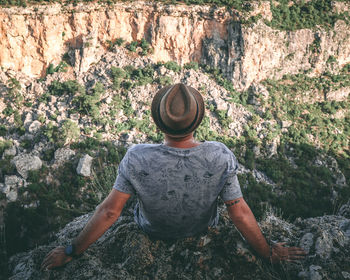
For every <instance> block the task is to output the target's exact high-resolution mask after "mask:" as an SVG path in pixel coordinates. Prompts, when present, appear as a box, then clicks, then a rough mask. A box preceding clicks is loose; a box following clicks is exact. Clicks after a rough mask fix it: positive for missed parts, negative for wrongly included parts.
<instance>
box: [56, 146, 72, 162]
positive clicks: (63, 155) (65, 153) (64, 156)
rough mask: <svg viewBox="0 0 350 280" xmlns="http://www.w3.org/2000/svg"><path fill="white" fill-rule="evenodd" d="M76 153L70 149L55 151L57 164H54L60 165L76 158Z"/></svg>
mask: <svg viewBox="0 0 350 280" xmlns="http://www.w3.org/2000/svg"><path fill="white" fill-rule="evenodd" d="M74 155H75V152H74V151H73V150H71V149H69V148H60V149H57V150H56V151H55V155H54V158H55V162H54V164H56V165H60V164H62V163H64V162H66V161H68V160H70V159H71V158H72V157H74Z"/></svg>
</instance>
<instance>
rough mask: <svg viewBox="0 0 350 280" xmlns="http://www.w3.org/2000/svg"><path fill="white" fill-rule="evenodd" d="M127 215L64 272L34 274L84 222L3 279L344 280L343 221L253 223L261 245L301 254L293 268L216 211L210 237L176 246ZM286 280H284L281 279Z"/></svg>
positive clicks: (347, 231) (19, 261)
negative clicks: (261, 252)
mask: <svg viewBox="0 0 350 280" xmlns="http://www.w3.org/2000/svg"><path fill="white" fill-rule="evenodd" d="M131 210H132V208H129V209H126V210H124V213H123V214H122V216H121V217H120V218H119V220H118V221H117V222H116V223H115V224H114V225H113V226H112V227H111V228H110V229H109V230H108V231H107V232H106V233H105V234H104V235H103V236H102V237H101V238H100V239H99V240H98V241H97V242H96V243H95V244H93V245H92V246H91V247H90V248H89V249H88V250H87V251H86V252H85V253H84V254H83V256H82V257H81V258H79V259H76V260H73V261H72V262H70V263H69V264H67V265H66V266H65V267H64V268H60V269H57V270H53V271H46V272H45V271H44V272H42V271H40V270H39V267H40V263H41V261H42V259H43V258H44V256H45V254H46V253H48V252H49V251H50V249H52V248H53V247H54V246H57V245H67V244H69V242H70V240H71V239H72V238H74V237H75V236H76V235H77V234H78V233H79V232H80V230H81V229H82V228H83V226H84V224H85V223H86V222H87V221H88V219H89V218H90V217H91V213H90V214H86V215H84V216H81V217H78V218H76V219H75V220H74V221H73V222H71V223H69V224H68V225H66V227H65V228H64V229H62V230H61V231H60V232H59V233H58V234H57V235H56V241H54V242H53V243H51V244H49V245H45V246H40V247H38V248H36V249H34V250H32V251H30V252H27V253H20V254H17V255H15V256H13V257H12V258H11V260H10V271H11V273H12V274H11V275H12V276H11V277H10V279H12V280H15V279H73V278H74V279H310V280H311V279H312V280H315V279H346V275H348V274H349V272H350V270H349V266H348V264H349V261H350V259H349V250H350V246H349V245H350V243H349V240H350V220H349V219H347V218H345V217H343V216H324V217H317V218H310V219H305V220H301V219H299V220H297V221H296V222H295V223H294V224H291V223H288V222H286V221H283V220H281V219H280V218H278V217H276V216H275V215H274V214H272V213H269V214H268V215H267V216H266V218H265V219H264V220H263V221H262V222H261V228H262V230H263V232H264V234H265V236H266V237H267V239H269V240H272V241H278V242H287V244H288V245H292V246H293V245H296V246H301V247H303V248H305V250H307V251H308V252H309V254H308V256H307V257H306V258H305V259H304V260H302V261H298V262H296V263H285V264H283V265H281V266H280V265H274V266H271V265H269V264H268V263H266V262H264V261H262V260H261V259H260V258H258V257H256V256H255V255H254V254H253V253H252V251H251V250H250V248H249V246H248V245H247V244H246V243H245V241H244V240H242V238H241V236H240V234H239V232H238V231H237V230H236V228H235V227H234V226H233V225H232V223H231V221H229V218H228V215H227V214H226V211H225V210H224V209H223V208H220V212H221V218H220V222H219V225H218V227H217V228H216V229H210V230H209V232H208V233H204V234H202V235H200V236H196V237H192V238H186V239H182V240H177V241H166V242H165V241H161V240H152V239H150V238H149V237H148V236H147V235H146V234H145V233H143V232H142V231H141V230H140V229H139V228H138V227H137V225H136V224H135V223H134V221H133V217H132V211H131ZM286 277H288V278H286Z"/></svg>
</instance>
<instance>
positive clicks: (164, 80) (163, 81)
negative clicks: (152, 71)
mask: <svg viewBox="0 0 350 280" xmlns="http://www.w3.org/2000/svg"><path fill="white" fill-rule="evenodd" d="M156 82H157V83H158V84H160V85H161V86H169V85H172V84H173V79H172V78H171V77H169V76H163V77H158V78H157V79H156Z"/></svg>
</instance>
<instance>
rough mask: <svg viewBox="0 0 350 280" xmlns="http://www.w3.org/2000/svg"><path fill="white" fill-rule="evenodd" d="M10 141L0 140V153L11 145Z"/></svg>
mask: <svg viewBox="0 0 350 280" xmlns="http://www.w3.org/2000/svg"><path fill="white" fill-rule="evenodd" d="M12 145H13V144H12V142H11V141H10V140H0V155H2V153H3V152H4V151H5V150H6V149H8V148H11V147H12Z"/></svg>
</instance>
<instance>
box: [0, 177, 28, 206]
mask: <svg viewBox="0 0 350 280" xmlns="http://www.w3.org/2000/svg"><path fill="white" fill-rule="evenodd" d="M23 183H24V182H23V179H21V178H20V177H18V176H16V175H12V176H5V184H4V186H3V188H2V189H1V191H2V192H3V193H4V194H5V195H6V198H7V200H8V201H10V202H13V201H16V199H17V196H18V188H20V187H23Z"/></svg>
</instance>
